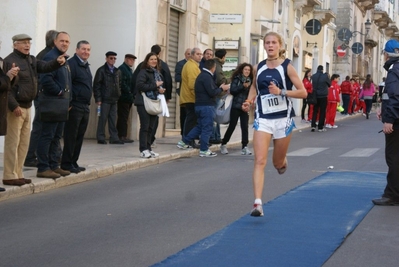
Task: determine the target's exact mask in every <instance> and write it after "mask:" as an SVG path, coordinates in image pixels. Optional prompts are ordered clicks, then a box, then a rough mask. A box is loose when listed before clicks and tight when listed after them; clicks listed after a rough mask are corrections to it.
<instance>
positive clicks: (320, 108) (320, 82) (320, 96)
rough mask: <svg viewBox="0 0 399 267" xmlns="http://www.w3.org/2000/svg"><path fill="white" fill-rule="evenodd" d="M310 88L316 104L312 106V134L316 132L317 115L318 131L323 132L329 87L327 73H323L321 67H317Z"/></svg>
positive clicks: (329, 82)
mask: <svg viewBox="0 0 399 267" xmlns="http://www.w3.org/2000/svg"><path fill="white" fill-rule="evenodd" d="M312 86H313V90H314V91H315V92H316V97H317V103H316V104H314V106H313V117H312V130H311V131H312V132H314V131H315V130H316V120H317V114H318V113H320V115H319V124H318V131H319V132H325V131H326V129H325V128H324V121H325V119H326V109H327V97H328V88H329V87H330V86H331V81H330V78H329V77H328V74H327V73H323V66H322V65H319V66H318V67H317V72H316V73H315V74H313V75H312Z"/></svg>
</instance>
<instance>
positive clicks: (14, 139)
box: [3, 34, 65, 186]
mask: <svg viewBox="0 0 399 267" xmlns="http://www.w3.org/2000/svg"><path fill="white" fill-rule="evenodd" d="M12 40H13V45H14V51H13V52H12V53H11V54H10V55H8V56H7V57H6V58H5V59H4V71H5V72H7V71H8V70H10V69H12V68H13V67H14V66H18V67H19V68H20V71H19V72H18V75H17V77H16V79H15V84H14V85H13V86H12V88H11V91H10V92H9V94H8V110H7V127H8V131H7V135H6V137H5V140H4V174H3V184H7V185H16V186H21V185H24V184H28V183H30V182H31V180H30V179H25V178H24V174H23V169H22V168H23V164H24V161H25V157H26V153H27V151H28V146H29V136H30V126H31V116H30V114H31V107H32V101H33V99H35V97H36V95H37V74H38V73H45V72H50V71H53V70H56V69H58V68H60V66H62V65H63V64H64V63H65V58H64V56H63V55H59V56H58V57H54V58H53V59H52V60H51V61H50V62H44V61H40V60H37V59H36V58H35V57H34V56H32V55H30V48H31V40H32V38H31V37H30V36H29V35H27V34H18V35H15V36H13V37H12Z"/></svg>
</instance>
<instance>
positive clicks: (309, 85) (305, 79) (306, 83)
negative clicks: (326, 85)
mask: <svg viewBox="0 0 399 267" xmlns="http://www.w3.org/2000/svg"><path fill="white" fill-rule="evenodd" d="M311 76H312V72H311V70H307V71H306V72H305V75H304V76H303V80H302V83H303V86H304V87H305V89H306V92H308V94H310V93H311V92H312V90H313V89H312V81H311V79H310V77H311ZM307 105H308V101H307V99H306V98H304V99H303V101H302V111H301V117H302V122H309V120H310V118H311V117H312V116H311V115H310V109H311V107H312V106H311V105H310V104H309V108H308V115H309V116H308V118H309V120H305V110H306V106H307Z"/></svg>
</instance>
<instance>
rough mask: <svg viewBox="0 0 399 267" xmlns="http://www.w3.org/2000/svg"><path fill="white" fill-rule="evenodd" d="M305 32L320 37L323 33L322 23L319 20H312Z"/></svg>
mask: <svg viewBox="0 0 399 267" xmlns="http://www.w3.org/2000/svg"><path fill="white" fill-rule="evenodd" d="M305 30H306V32H307V33H309V34H310V35H318V34H319V32H320V31H321V22H320V21H319V20H317V19H311V20H309V21H308V22H306V26H305Z"/></svg>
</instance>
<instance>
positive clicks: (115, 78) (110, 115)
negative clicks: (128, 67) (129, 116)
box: [93, 51, 124, 145]
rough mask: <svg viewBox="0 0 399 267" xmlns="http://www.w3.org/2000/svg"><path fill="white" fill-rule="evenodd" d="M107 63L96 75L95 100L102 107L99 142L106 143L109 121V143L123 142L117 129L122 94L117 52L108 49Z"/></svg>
mask: <svg viewBox="0 0 399 267" xmlns="http://www.w3.org/2000/svg"><path fill="white" fill-rule="evenodd" d="M105 61H106V62H105V64H104V65H103V66H101V67H99V68H98V69H97V71H96V75H95V76H94V82H93V94H94V100H95V101H96V103H97V105H98V106H99V107H100V116H99V118H98V125H97V143H98V144H102V145H105V144H107V141H105V124H106V123H107V121H108V132H109V135H110V136H109V143H110V144H121V145H123V144H124V143H123V141H121V140H120V139H119V136H118V130H117V129H116V115H117V103H118V99H119V97H120V95H121V89H120V71H119V69H118V68H117V67H115V61H116V53H115V52H113V51H108V52H107V53H106V54H105Z"/></svg>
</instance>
